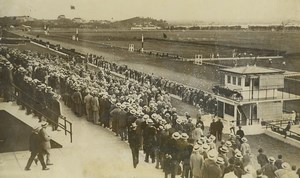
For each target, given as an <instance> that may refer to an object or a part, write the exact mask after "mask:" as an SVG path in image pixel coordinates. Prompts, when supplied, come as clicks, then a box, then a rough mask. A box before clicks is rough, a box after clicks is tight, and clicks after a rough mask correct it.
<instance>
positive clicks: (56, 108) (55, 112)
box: [51, 94, 61, 131]
mask: <svg viewBox="0 0 300 178" xmlns="http://www.w3.org/2000/svg"><path fill="white" fill-rule="evenodd" d="M59 98H60V96H59V95H57V94H54V95H53V97H52V101H51V110H52V112H51V120H52V121H53V124H52V130H53V131H54V130H57V131H59V129H58V124H59V123H58V119H59V117H60V116H61V106H60V102H59Z"/></svg>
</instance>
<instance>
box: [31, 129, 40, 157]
mask: <svg viewBox="0 0 300 178" xmlns="http://www.w3.org/2000/svg"><path fill="white" fill-rule="evenodd" d="M41 148H42V140H41V137H40V136H39V134H38V133H35V132H32V133H31V135H30V137H29V151H31V152H35V153H38V152H40V151H41Z"/></svg>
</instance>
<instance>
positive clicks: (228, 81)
mask: <svg viewBox="0 0 300 178" xmlns="http://www.w3.org/2000/svg"><path fill="white" fill-rule="evenodd" d="M227 83H231V76H230V75H227Z"/></svg>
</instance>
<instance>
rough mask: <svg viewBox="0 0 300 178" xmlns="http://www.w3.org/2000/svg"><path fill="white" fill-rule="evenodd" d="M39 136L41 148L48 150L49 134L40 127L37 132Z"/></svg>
mask: <svg viewBox="0 0 300 178" xmlns="http://www.w3.org/2000/svg"><path fill="white" fill-rule="evenodd" d="M39 135H40V137H41V138H42V148H43V149H44V150H50V149H51V145H50V140H51V138H50V136H49V135H48V134H47V132H46V129H44V128H42V129H41V130H40V133H39Z"/></svg>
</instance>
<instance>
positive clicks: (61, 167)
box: [0, 103, 163, 178]
mask: <svg viewBox="0 0 300 178" xmlns="http://www.w3.org/2000/svg"><path fill="white" fill-rule="evenodd" d="M0 108H1V109H4V110H6V111H8V112H9V113H11V114H12V115H14V116H17V117H18V118H20V120H22V121H23V122H25V123H26V124H30V125H31V126H34V125H37V124H38V119H37V118H35V117H32V116H31V115H30V116H27V115H25V112H24V110H19V109H18V106H17V105H16V104H14V103H0ZM63 115H65V116H66V117H67V118H68V119H69V120H70V121H71V122H72V123H73V130H74V135H73V143H70V142H69V136H65V135H64V133H63V132H57V131H55V132H52V131H51V128H50V127H48V128H47V131H48V133H49V135H50V136H52V138H53V139H54V140H55V141H58V142H59V143H62V142H63V143H62V144H63V148H61V149H52V150H51V153H52V154H51V160H52V162H53V163H54V165H52V166H49V168H50V170H49V171H42V168H41V166H40V165H35V164H34V163H33V164H32V166H31V171H24V167H25V165H26V162H27V160H28V158H29V156H30V152H29V151H20V152H9V153H2V154H0V177H1V178H2V177H3V178H18V177H20V178H21V177H22V178H27V177H28V178H36V177H43V178H44V177H45V178H47V177H49V178H54V177H58V178H62V177H63V178H68V177H70V178H81V177H91V178H94V177H95V178H99V177H101V178H119V177H122V178H123V177H124V178H127V177H128V178H141V177H145V178H148V177H149V178H150V177H151V178H153V177H163V172H162V171H161V170H158V169H155V168H154V167H155V165H154V164H151V163H145V162H144V155H143V154H142V152H140V153H141V154H140V163H139V165H138V167H137V168H136V169H134V168H133V166H132V158H131V151H130V149H129V146H128V144H127V143H126V142H123V141H121V139H120V138H119V137H116V136H114V134H113V133H112V132H111V131H109V130H108V129H104V128H102V127H100V126H98V125H94V124H92V123H90V122H87V121H86V120H85V119H84V117H82V118H77V117H76V116H74V114H73V113H72V112H71V111H70V109H69V108H66V107H65V106H63ZM24 139H28V138H24Z"/></svg>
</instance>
